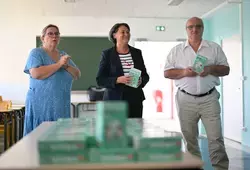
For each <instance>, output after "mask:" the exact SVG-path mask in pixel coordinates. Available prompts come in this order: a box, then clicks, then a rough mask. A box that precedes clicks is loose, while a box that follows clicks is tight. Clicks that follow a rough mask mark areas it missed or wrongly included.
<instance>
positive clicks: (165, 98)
mask: <svg viewBox="0 0 250 170" xmlns="http://www.w3.org/2000/svg"><path fill="white" fill-rule="evenodd" d="M179 43H180V42H149V41H142V42H138V41H136V42H135V47H136V48H139V49H141V50H142V55H143V59H144V63H145V66H146V68H147V72H148V74H149V76H150V81H149V83H148V84H147V85H146V86H145V88H144V89H143V90H144V93H145V97H146V100H145V101H144V102H143V106H144V108H143V117H144V118H159V119H160V118H164V119H166V118H167V119H174V118H175V117H176V116H175V115H176V111H175V102H174V83H173V81H172V80H169V79H166V78H164V64H165V60H166V57H167V55H168V53H169V52H170V50H171V49H172V48H173V47H174V46H176V45H177V44H179Z"/></svg>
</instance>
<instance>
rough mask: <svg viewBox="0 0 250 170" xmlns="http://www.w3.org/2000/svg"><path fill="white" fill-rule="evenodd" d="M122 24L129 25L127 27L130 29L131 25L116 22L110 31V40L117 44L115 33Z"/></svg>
mask: <svg viewBox="0 0 250 170" xmlns="http://www.w3.org/2000/svg"><path fill="white" fill-rule="evenodd" d="M121 26H125V27H127V29H128V30H129V31H130V27H129V25H128V24H127V23H116V24H115V25H114V26H113V27H112V28H111V29H110V31H109V41H111V42H112V43H114V44H116V39H115V38H114V36H113V34H114V33H116V32H117V31H118V29H119V28H120V27H121Z"/></svg>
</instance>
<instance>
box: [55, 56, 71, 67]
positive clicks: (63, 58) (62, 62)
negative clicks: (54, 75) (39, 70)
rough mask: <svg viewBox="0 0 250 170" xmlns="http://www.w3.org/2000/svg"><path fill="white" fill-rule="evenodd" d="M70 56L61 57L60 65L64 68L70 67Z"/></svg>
mask: <svg viewBox="0 0 250 170" xmlns="http://www.w3.org/2000/svg"><path fill="white" fill-rule="evenodd" d="M70 58H71V57H70V56H68V55H64V56H61V58H60V60H59V61H58V64H59V65H60V66H61V67H63V66H67V65H68V62H69V60H70Z"/></svg>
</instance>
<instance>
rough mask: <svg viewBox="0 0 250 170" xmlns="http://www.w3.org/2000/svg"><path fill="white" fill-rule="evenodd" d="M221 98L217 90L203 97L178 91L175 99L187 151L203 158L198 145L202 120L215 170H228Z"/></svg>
mask: <svg viewBox="0 0 250 170" xmlns="http://www.w3.org/2000/svg"><path fill="white" fill-rule="evenodd" d="M219 98H220V94H219V93H218V91H217V90H214V91H213V92H212V93H211V94H209V95H206V96H203V97H194V96H191V95H188V94H185V93H183V92H182V91H180V90H178V91H177V93H176V98H175V99H176V106H177V112H178V116H179V120H180V126H181V131H182V134H183V137H184V139H185V144H186V149H187V151H188V152H190V153H191V154H193V155H196V156H198V157H200V158H201V153H200V149H199V145H198V136H199V130H198V122H199V120H200V119H201V120H202V123H203V124H204V127H205V130H206V133H207V138H208V145H209V146H208V147H209V156H210V160H211V163H212V165H213V167H214V168H215V170H227V169H228V165H229V160H228V157H227V153H226V150H225V146H224V139H223V136H222V129H221V117H220V111H221V109H220V104H219Z"/></svg>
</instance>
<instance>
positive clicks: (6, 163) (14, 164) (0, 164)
mask: <svg viewBox="0 0 250 170" xmlns="http://www.w3.org/2000/svg"><path fill="white" fill-rule="evenodd" d="M52 124H53V122H44V123H42V124H41V125H40V126H39V127H37V128H36V129H35V130H33V131H32V132H31V133H30V134H28V135H27V136H25V137H24V138H22V139H21V140H20V141H18V142H17V143H16V144H15V145H14V146H13V147H11V148H10V149H8V150H7V151H6V152H5V153H3V154H2V155H1V156H0V169H12V170H14V169H16V170H20V169H26V170H29V169H41V170H47V169H58V170H59V169H60V170H63V169H67V170H69V169H72V170H73V169H78V170H83V169H88V170H91V169H105V170H111V169H119V170H121V169H145V168H147V169H148V168H152V169H157V168H165V169H168V168H170V169H172V168H178V169H181V168H197V169H199V168H200V167H202V165H203V163H202V161H201V160H200V159H198V158H196V157H193V156H191V155H190V154H188V153H184V160H183V161H181V162H175V163H130V164H123V165H121V164H82V165H57V166H55V165H54V166H40V165H39V159H38V151H37V139H38V137H39V136H40V135H41V134H42V133H43V132H44V131H46V130H47V129H48V128H49V127H50V126H51V125H52Z"/></svg>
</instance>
